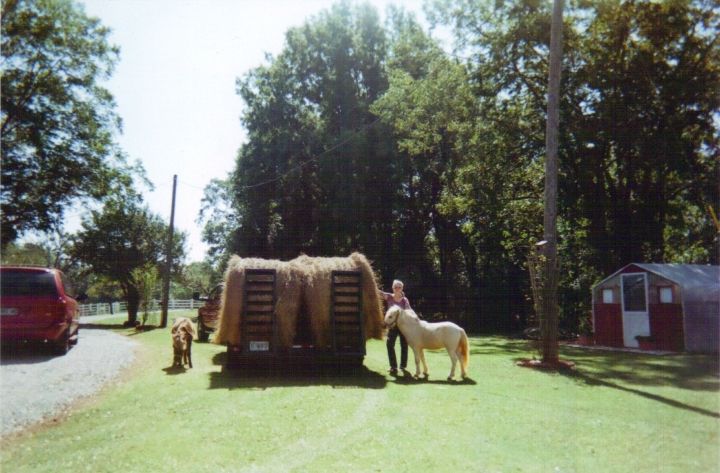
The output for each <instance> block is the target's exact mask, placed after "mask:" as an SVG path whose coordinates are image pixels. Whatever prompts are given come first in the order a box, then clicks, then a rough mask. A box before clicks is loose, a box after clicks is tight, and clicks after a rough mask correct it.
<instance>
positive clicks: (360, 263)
mask: <svg viewBox="0 0 720 473" xmlns="http://www.w3.org/2000/svg"><path fill="white" fill-rule="evenodd" d="M246 269H275V271H276V273H277V277H276V296H277V300H276V305H275V313H276V316H277V320H278V324H279V327H278V332H279V338H280V340H279V344H280V347H282V348H289V347H291V346H292V344H293V340H294V338H295V333H296V326H297V318H298V313H299V312H300V310H301V307H304V309H305V311H306V312H307V314H306V315H307V316H308V317H309V318H310V330H311V332H312V336H313V342H314V343H315V345H316V346H318V347H328V346H329V345H330V344H331V340H332V337H331V329H330V311H331V307H330V303H331V300H330V299H331V285H332V281H331V277H332V272H333V271H335V270H340V271H352V270H360V272H361V273H362V281H363V287H362V306H363V317H364V325H365V326H364V330H365V339H369V338H375V339H382V337H383V328H382V322H383V311H382V302H381V299H380V295H379V292H378V286H377V280H376V277H375V273H374V272H373V270H372V267H371V265H370V262H369V261H368V260H367V258H366V257H365V256H364V255H362V254H360V253H353V254H351V255H350V256H348V257H335V258H329V257H309V256H305V255H302V256H299V257H298V258H295V259H294V260H292V261H287V262H286V261H279V260H266V259H259V258H240V257H238V256H233V257H232V258H231V259H230V261H229V262H228V268H227V270H226V272H225V290H224V291H223V298H222V303H221V307H220V315H219V320H218V329H217V331H216V332H215V338H214V340H213V341H214V342H215V343H218V344H232V345H237V344H239V343H240V314H241V310H242V304H243V300H242V298H243V287H244V284H245V270H246Z"/></svg>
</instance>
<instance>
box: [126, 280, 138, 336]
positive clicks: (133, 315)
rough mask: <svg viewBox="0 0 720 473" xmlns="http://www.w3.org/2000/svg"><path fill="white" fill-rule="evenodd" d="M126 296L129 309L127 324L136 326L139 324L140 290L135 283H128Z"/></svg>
mask: <svg viewBox="0 0 720 473" xmlns="http://www.w3.org/2000/svg"><path fill="white" fill-rule="evenodd" d="M125 297H126V298H127V311H128V320H127V325H129V326H131V327H134V326H135V325H136V324H137V314H138V308H139V307H140V291H138V289H137V287H135V285H133V284H128V285H127V286H126V288H125Z"/></svg>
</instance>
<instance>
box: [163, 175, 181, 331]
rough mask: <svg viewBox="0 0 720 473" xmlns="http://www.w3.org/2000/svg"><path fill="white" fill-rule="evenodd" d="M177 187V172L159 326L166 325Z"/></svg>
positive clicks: (166, 250)
mask: <svg viewBox="0 0 720 473" xmlns="http://www.w3.org/2000/svg"><path fill="white" fill-rule="evenodd" d="M176 189H177V174H175V175H174V176H173V191H172V207H171V208H170V228H169V229H168V240H167V246H166V248H165V271H164V274H163V291H162V303H161V305H162V307H161V308H160V310H161V312H160V313H161V316H160V327H162V328H165V327H167V322H168V302H169V300H170V270H171V269H172V246H173V227H174V226H175V190H176Z"/></svg>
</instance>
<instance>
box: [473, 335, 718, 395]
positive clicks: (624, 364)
mask: <svg viewBox="0 0 720 473" xmlns="http://www.w3.org/2000/svg"><path fill="white" fill-rule="evenodd" d="M470 354H471V355H472V356H498V357H506V356H510V357H511V359H512V360H513V361H514V362H516V361H518V360H519V359H521V358H528V357H529V356H531V355H536V356H538V357H539V356H540V355H539V353H538V350H537V347H536V345H535V343H534V342H533V341H531V340H522V339H509V338H503V337H500V336H491V337H473V338H471V340H470ZM560 358H561V359H563V360H567V361H572V362H574V363H575V364H576V366H577V371H578V372H581V373H583V374H585V375H587V376H590V377H592V378H593V379H597V380H602V381H605V382H609V383H614V384H616V383H622V384H626V385H636V386H673V387H677V388H681V389H687V390H691V391H711V392H717V391H720V359H719V358H718V357H717V356H716V355H699V354H688V353H677V354H672V355H664V356H659V355H652V354H645V353H629V352H620V351H600V350H593V349H585V348H577V347H569V346H565V345H560Z"/></svg>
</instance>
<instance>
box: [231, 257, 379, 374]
mask: <svg viewBox="0 0 720 473" xmlns="http://www.w3.org/2000/svg"><path fill="white" fill-rule="evenodd" d="M243 291H244V294H243V296H244V297H243V306H242V309H241V310H242V314H241V317H240V324H241V332H240V333H241V335H240V338H241V344H240V345H239V346H238V345H230V346H228V358H227V366H228V368H238V367H250V366H262V367H269V368H278V369H282V370H284V369H287V368H291V367H295V366H306V365H332V366H335V367H351V368H356V367H360V366H361V365H362V363H363V359H364V358H365V353H366V352H365V331H364V326H365V324H364V320H363V313H362V273H361V272H360V271H333V272H332V273H331V291H330V297H331V301H330V302H331V304H330V314H329V316H330V328H331V345H330V346H327V347H316V346H312V345H311V346H293V347H291V348H281V347H279V345H278V340H279V339H278V324H277V320H276V318H277V314H276V313H275V303H276V302H277V292H276V272H275V270H272V269H270V270H268V269H248V270H246V272H245V286H244V288H243ZM305 315H306V316H307V315H308V314H305Z"/></svg>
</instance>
